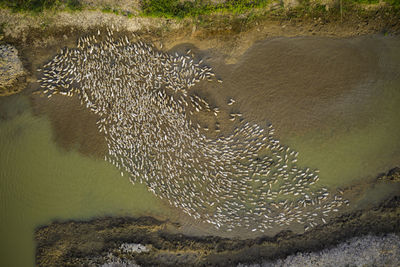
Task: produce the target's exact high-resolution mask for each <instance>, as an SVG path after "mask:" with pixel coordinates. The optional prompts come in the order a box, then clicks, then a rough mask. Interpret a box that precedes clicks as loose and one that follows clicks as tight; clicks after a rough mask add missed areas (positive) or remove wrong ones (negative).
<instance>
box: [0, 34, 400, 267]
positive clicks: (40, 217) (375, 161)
mask: <svg viewBox="0 0 400 267" xmlns="http://www.w3.org/2000/svg"><path fill="white" fill-rule="evenodd" d="M212 53H213V52H211V55H212ZM205 54H207V53H205ZM205 63H207V64H210V65H211V66H213V67H214V69H215V72H216V74H217V76H219V77H220V78H222V79H223V80H224V82H223V83H222V84H221V83H207V82H206V83H201V84H200V85H199V86H196V87H195V88H193V90H194V91H196V92H198V93H199V94H200V95H204V96H206V97H208V98H209V100H210V102H211V103H213V104H215V105H217V106H219V107H220V108H221V110H222V112H221V113H224V112H225V113H229V112H231V111H234V112H241V113H243V118H244V119H245V120H247V121H252V122H257V123H259V124H260V125H262V126H265V125H266V123H272V124H273V125H274V127H275V128H276V129H277V136H278V138H279V139H280V140H281V142H282V143H284V144H287V145H289V146H291V147H293V148H294V149H296V150H297V151H299V152H300V156H299V166H309V167H311V168H318V169H320V170H321V173H320V178H321V179H320V183H321V184H322V185H325V186H328V187H329V188H330V189H332V190H334V189H336V188H338V187H341V188H343V187H345V186H347V185H349V184H351V183H354V182H357V183H360V182H361V183H363V182H365V181H370V180H371V179H372V178H373V177H375V176H376V174H378V173H380V172H383V171H386V170H388V169H389V168H391V167H393V166H395V165H399V163H400V135H399V134H398V133H399V132H400V116H399V114H400V105H399V104H398V103H400V102H399V100H400V76H399V73H400V72H399V70H400V40H399V38H397V39H396V38H390V37H380V36H374V37H361V38H353V39H340V40H338V39H330V38H274V39H269V40H265V41H262V42H259V43H257V44H255V45H254V46H253V47H252V48H251V49H250V50H249V51H248V52H246V53H245V54H244V55H243V56H242V57H241V58H240V59H239V61H238V62H237V64H235V65H225V64H224V63H223V60H221V58H218V57H214V56H212V57H211V58H208V59H206V62H205ZM230 97H233V98H234V99H235V100H236V104H235V105H233V106H227V105H226V101H227V100H228V99H229V98H230ZM32 103H33V106H34V109H35V111H34V113H35V114H36V115H39V116H35V115H33V113H32V110H31V108H30V103H29V100H28V97H26V96H12V97H7V98H2V99H0V112H1V113H0V115H1V117H0V118H1V120H0V151H1V153H0V164H1V167H0V178H1V179H0V190H1V195H0V198H1V206H0V208H1V210H0V215H1V216H0V231H1V235H0V236H1V237H2V239H1V241H0V242H1V245H0V246H1V249H0V251H1V252H0V253H1V255H0V261H1V265H2V266H29V265H32V264H33V257H34V244H33V236H32V233H33V229H34V227H36V226H37V225H40V224H45V223H49V222H50V221H51V220H54V219H84V218H89V217H92V216H101V215H133V216H139V215H154V216H160V217H166V216H167V214H170V213H171V212H172V211H171V210H169V209H168V208H167V207H166V206H165V205H164V204H163V203H162V202H161V201H159V200H158V199H156V198H155V197H154V196H153V195H151V194H150V193H148V192H147V190H146V189H145V188H144V187H143V186H141V185H135V186H132V185H131V184H130V183H129V181H128V179H127V178H126V177H121V176H120V175H119V173H118V171H117V170H116V169H115V168H114V167H113V166H112V165H110V164H107V163H106V162H104V161H103V159H102V154H103V153H104V149H105V148H104V143H102V142H103V141H102V139H101V138H99V136H98V135H97V134H96V126H95V121H96V118H95V117H93V116H92V115H91V114H89V113H87V112H86V111H85V110H84V109H83V108H81V107H80V106H79V103H78V102H77V100H76V99H67V98H57V97H54V98H52V99H51V100H50V101H47V99H39V98H33V101H32ZM221 126H222V127H223V126H224V125H221ZM210 128H211V127H210ZM398 189H399V188H398V187H395V186H376V187H372V188H370V189H369V190H368V191H367V192H368V194H370V195H373V196H377V195H379V197H375V198H374V199H376V200H379V199H381V197H383V196H384V195H386V194H389V193H393V191H394V190H398ZM365 199H368V198H366V197H365V196H364V198H363V199H362V201H363V202H365ZM173 212H174V214H175V211H173ZM174 216H175V215H174ZM192 226H193V225H192V224H191V222H189V221H188V222H187V224H186V227H187V229H189V228H190V227H192ZM196 227H197V226H196ZM192 228H193V227H192ZM198 228H199V229H198V231H197V230H196V231H193V233H199V232H202V231H203V233H204V231H205V230H204V229H202V228H201V227H200V226H199V227H198ZM188 232H190V229H189V230H188ZM205 232H207V231H205ZM208 233H209V232H208ZM17 252H18V254H17Z"/></svg>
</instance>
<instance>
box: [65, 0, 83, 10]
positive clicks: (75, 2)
mask: <svg viewBox="0 0 400 267" xmlns="http://www.w3.org/2000/svg"><path fill="white" fill-rule="evenodd" d="M66 6H67V9H69V10H71V11H79V10H82V8H83V5H82V3H81V2H80V1H79V0H67V3H66Z"/></svg>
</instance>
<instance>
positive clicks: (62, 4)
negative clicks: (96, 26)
mask: <svg viewBox="0 0 400 267" xmlns="http://www.w3.org/2000/svg"><path fill="white" fill-rule="evenodd" d="M0 7H3V8H10V9H11V10H12V11H14V12H34V13H39V12H42V11H44V10H49V9H65V10H71V11H77V10H82V8H83V6H82V3H81V2H80V0H0Z"/></svg>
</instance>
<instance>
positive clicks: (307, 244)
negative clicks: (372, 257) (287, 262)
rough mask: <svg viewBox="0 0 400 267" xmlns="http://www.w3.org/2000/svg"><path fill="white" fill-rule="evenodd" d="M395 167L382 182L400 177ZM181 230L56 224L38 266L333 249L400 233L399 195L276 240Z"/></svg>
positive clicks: (106, 222) (121, 223)
mask: <svg viewBox="0 0 400 267" xmlns="http://www.w3.org/2000/svg"><path fill="white" fill-rule="evenodd" d="M399 174H400V169H399V168H396V169H393V170H391V171H390V172H389V173H387V174H385V175H382V176H381V177H380V179H379V180H392V179H391V178H392V177H393V178H395V177H398V176H399ZM177 226H178V225H176V224H174V223H171V222H168V221H163V222H162V221H158V220H156V219H154V218H151V217H142V218H112V217H106V218H98V219H93V220H91V221H86V222H75V221H70V222H54V223H52V224H50V225H48V226H43V227H40V228H38V229H37V230H36V233H35V240H36V242H37V249H36V264H37V265H38V266H76V265H88V264H89V265H90V264H95V265H101V264H104V263H107V262H109V259H110V255H113V257H116V258H118V259H119V260H122V261H123V262H136V263H137V264H140V265H143V266H150V265H151V266H182V265H187V266H232V265H234V264H238V263H255V262H261V261H262V260H274V259H278V258H283V257H286V256H288V255H291V254H294V253H297V252H310V251H319V250H322V249H324V248H331V247H333V246H335V245H337V244H339V243H341V242H343V241H344V240H348V239H350V238H352V237H356V236H362V235H366V234H375V235H379V234H384V233H400V195H397V196H394V197H392V198H391V199H388V200H387V201H385V202H383V203H381V204H380V205H379V206H376V207H371V208H370V209H367V210H363V211H357V212H353V213H348V214H345V215H342V216H341V217H338V218H336V219H335V220H333V221H331V222H329V223H328V224H327V225H325V226H319V227H316V228H315V229H313V230H311V231H309V232H307V233H304V234H294V233H292V232H290V231H286V232H281V233H279V234H277V235H276V236H274V237H259V238H256V239H246V240H239V239H228V238H220V237H215V236H207V237H194V236H185V235H181V234H172V233H171V232H170V231H169V230H168V229H171V228H174V227H177ZM123 243H135V244H138V243H139V244H142V245H145V246H146V247H147V248H148V249H149V251H148V252H142V253H131V252H126V251H124V250H121V248H120V247H121V244H123Z"/></svg>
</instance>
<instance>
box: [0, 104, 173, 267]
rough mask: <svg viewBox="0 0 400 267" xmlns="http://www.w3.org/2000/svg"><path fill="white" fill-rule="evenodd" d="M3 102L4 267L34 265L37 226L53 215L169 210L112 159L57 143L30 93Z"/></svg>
mask: <svg viewBox="0 0 400 267" xmlns="http://www.w3.org/2000/svg"><path fill="white" fill-rule="evenodd" d="M11 98H12V99H11ZM1 104H2V110H1V111H2V115H3V114H4V115H6V116H7V117H9V119H6V120H0V151H1V153H0V164H1V165H0V166H1V167H0V190H1V191H0V205H1V206H0V214H1V215H0V236H1V239H0V266H31V265H33V262H34V241H33V231H34V228H35V227H36V226H38V225H41V224H46V223H49V222H51V220H53V219H82V218H89V217H92V216H101V215H151V214H153V215H161V216H162V215H163V214H166V213H167V210H164V209H163V208H162V204H161V203H160V201H159V200H158V199H156V198H155V197H154V196H153V195H152V194H150V193H149V192H148V191H147V190H146V188H145V187H144V186H142V185H135V186H132V184H131V183H130V182H129V181H128V179H127V178H126V177H121V176H120V174H119V172H118V171H117V170H116V169H115V168H114V167H113V166H112V165H111V164H108V163H106V162H105V161H103V160H98V159H92V158H89V157H84V156H81V155H80V154H78V153H77V152H75V151H72V152H66V151H64V150H62V149H60V148H58V147H57V146H56V145H55V143H53V141H52V131H51V126H50V123H49V121H48V120H47V119H46V117H34V116H33V115H32V114H31V111H30V109H29V104H28V103H27V100H26V98H24V97H19V96H13V97H10V98H9V99H2V103H1ZM17 113H19V114H17Z"/></svg>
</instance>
